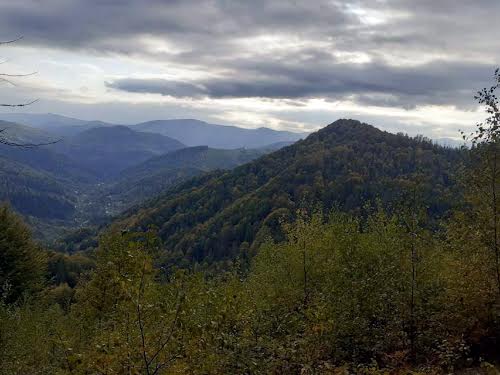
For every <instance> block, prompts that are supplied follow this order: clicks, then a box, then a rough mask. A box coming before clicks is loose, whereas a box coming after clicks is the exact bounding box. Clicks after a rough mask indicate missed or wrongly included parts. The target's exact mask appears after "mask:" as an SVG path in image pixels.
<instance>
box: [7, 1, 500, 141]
mask: <svg viewBox="0 0 500 375" xmlns="http://www.w3.org/2000/svg"><path fill="white" fill-rule="evenodd" d="M499 24H500V1H499V0H475V1H471V0H359V1H357V0H347V1H336V0H333V1H332V0H307V1H305V0H300V1H299V0H297V1H280V0H274V1H263V0H251V1H249V0H241V1H237V0H212V1H190V0H163V1H160V0H148V1H144V0H122V1H118V0H43V1H42V0H15V1H14V0H0V38H1V39H3V40H8V39H12V38H16V37H18V36H23V39H22V40H20V41H18V42H16V43H13V44H6V45H2V46H0V55H1V56H3V58H4V59H5V60H7V61H6V62H5V63H4V64H2V66H1V69H0V70H2V71H3V72H5V73H28V72H32V71H36V72H37V74H36V75H34V76H30V77H24V78H13V79H12V80H13V81H14V83H15V86H12V85H10V84H8V83H4V84H3V85H2V86H1V88H0V95H1V96H2V100H1V101H2V102H4V103H13V102H16V101H29V100H30V99H34V98H39V99H40V101H39V102H38V103H36V104H34V105H32V106H30V107H29V108H24V109H20V110H18V111H24V112H53V113H59V114H63V115H68V116H73V117H78V118H83V119H100V120H105V121H111V122H116V123H132V122H139V121H145V120H151V119H159V118H162V119H167V118H197V119H201V120H205V121H209V122H214V123H221V124H232V125H237V126H243V127H259V126H267V127H271V128H274V129H286V130H292V131H312V130H316V129H318V128H320V127H322V126H324V125H326V124H328V123H331V122H333V121H335V120H336V119H338V118H344V117H349V118H357V119H360V120H363V121H366V122H369V123H372V124H373V125H376V126H378V127H380V128H383V129H387V130H391V131H396V130H397V131H403V132H408V133H410V134H424V135H427V136H431V137H456V136H457V135H458V130H459V129H465V130H466V129H469V128H470V127H471V126H472V125H473V124H474V123H475V122H476V121H477V120H479V119H481V118H482V117H484V115H483V113H482V112H481V110H480V109H479V108H477V107H476V105H475V103H474V99H473V96H474V93H475V91H476V90H478V89H479V88H481V87H483V86H489V85H490V84H491V83H492V80H491V78H492V75H493V72H494V68H495V66H496V65H497V64H499V61H500V44H499V42H498V36H497V30H498V25H499Z"/></svg>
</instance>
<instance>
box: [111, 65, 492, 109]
mask: <svg viewBox="0 0 500 375" xmlns="http://www.w3.org/2000/svg"><path fill="white" fill-rule="evenodd" d="M235 71H236V72H237V74H235V75H234V76H232V75H229V76H227V77H222V78H215V79H206V80H199V81H194V82H178V81H169V80H164V79H127V78H125V79H119V80H116V81H113V82H109V83H108V84H107V85H108V87H110V88H114V89H118V90H122V91H128V92H136V93H153V94H161V95H170V96H173V97H186V96H192V97H196V96H208V97H212V98H249V97H259V98H276V99H286V98H291V99H300V98H322V97H324V98H328V99H331V100H345V99H351V100H354V101H356V102H358V103H361V104H369V105H377V106H390V107H404V108H412V107H415V106H417V105H422V104H455V105H462V106H469V104H470V103H473V100H472V97H473V95H474V93H475V89H477V88H478V87H481V85H487V84H488V81H489V79H490V73H491V72H492V71H493V67H492V66H490V65H486V64H475V63H450V62H446V61H435V62H432V63H427V64H422V65H420V66H418V67H404V68H402V67H393V66H390V65H388V64H384V63H382V62H377V63H367V64H346V63H335V62H334V61H332V63H331V64H328V63H323V62H316V63H314V62H312V61H311V62H310V63H309V64H306V65H302V64H291V63H284V64H272V63H262V64H259V65H255V66H253V67H252V68H250V67H248V66H245V65H240V66H238V69H235Z"/></svg>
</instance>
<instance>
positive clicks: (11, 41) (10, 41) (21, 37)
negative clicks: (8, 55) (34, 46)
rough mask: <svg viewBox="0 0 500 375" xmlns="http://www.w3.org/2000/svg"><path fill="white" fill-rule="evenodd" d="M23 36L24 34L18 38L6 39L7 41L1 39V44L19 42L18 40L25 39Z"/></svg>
mask: <svg viewBox="0 0 500 375" xmlns="http://www.w3.org/2000/svg"><path fill="white" fill-rule="evenodd" d="M23 38H24V36H20V37H18V38H16V39H12V40H5V41H0V45H2V44H10V43H15V42H17V41H19V40H21V39H23Z"/></svg>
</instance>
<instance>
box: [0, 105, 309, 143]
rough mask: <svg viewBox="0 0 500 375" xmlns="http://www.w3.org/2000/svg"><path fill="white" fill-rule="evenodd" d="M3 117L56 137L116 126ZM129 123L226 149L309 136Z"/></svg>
mask: <svg viewBox="0 0 500 375" xmlns="http://www.w3.org/2000/svg"><path fill="white" fill-rule="evenodd" d="M0 119H3V120H6V121H11V122H15V123H18V124H23V125H28V126H31V127H33V128H37V129H40V130H44V131H46V132H47V133H50V134H52V135H53V136H56V137H72V136H75V135H77V134H78V133H81V132H83V131H85V130H89V129H92V128H97V127H109V126H115V125H116V124H110V123H106V122H102V121H85V120H79V119H74V118H70V117H65V116H60V115H55V114H50V113H49V114H21V113H12V114H0ZM127 126H128V127H130V128H131V129H133V130H135V131H140V132H149V133H156V134H161V135H164V136H167V137H170V138H173V139H176V140H178V141H179V142H181V143H183V144H185V145H186V146H209V147H212V148H224V149H236V148H242V147H245V148H259V147H264V146H267V145H270V144H273V143H278V142H295V141H297V140H299V139H302V138H304V137H305V136H306V135H307V133H293V132H287V131H277V130H272V129H269V128H258V129H244V128H240V127H237V126H226V125H216V124H209V123H206V122H204V121H199V120H192V119H180V120H155V121H148V122H144V123H141V124H135V125H127Z"/></svg>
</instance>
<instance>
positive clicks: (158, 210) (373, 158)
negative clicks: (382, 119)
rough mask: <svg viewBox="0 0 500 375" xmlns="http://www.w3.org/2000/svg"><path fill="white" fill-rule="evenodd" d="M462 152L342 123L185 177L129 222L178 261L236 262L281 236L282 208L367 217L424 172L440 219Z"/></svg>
mask: <svg viewBox="0 0 500 375" xmlns="http://www.w3.org/2000/svg"><path fill="white" fill-rule="evenodd" d="M460 159H461V153H460V152H459V151H457V150H453V149H446V148H442V147H438V146H435V145H433V144H432V143H430V142H428V141H426V140H425V139H414V138H409V137H405V136H402V135H394V134H389V133H386V132H382V131H380V130H378V129H376V128H374V127H371V126H369V125H366V124H361V123H359V122H357V121H353V120H339V121H337V122H335V123H333V124H331V125H330V126H328V127H326V128H324V129H322V130H320V131H318V132H317V133H314V134H312V135H310V136H309V137H308V138H307V139H305V140H304V141H300V142H297V143H296V144H294V145H292V146H289V147H286V148H284V149H281V150H279V151H277V152H275V153H273V154H271V155H268V156H264V157H262V158H260V159H258V160H256V161H254V162H251V163H248V164H245V165H243V166H241V167H238V168H236V169H235V170H233V171H231V172H214V173H212V174H211V175H208V176H203V177H200V178H197V179H194V180H191V181H189V182H186V183H184V184H181V185H180V186H178V187H177V188H175V189H173V190H171V191H170V192H168V193H166V194H164V195H163V196H160V197H158V198H156V199H154V200H152V201H151V202H149V203H148V204H147V205H146V206H144V207H141V208H138V209H136V210H133V211H131V212H128V213H126V214H125V215H123V219H122V220H121V223H122V224H123V225H125V226H128V227H131V228H135V229H138V230H144V229H146V228H148V227H149V225H151V224H154V225H155V226H156V227H157V228H159V234H160V236H161V238H162V240H163V241H164V243H165V246H166V248H167V250H168V252H169V254H170V255H171V258H172V259H171V262H173V263H176V264H185V263H187V264H189V263H192V262H203V261H206V262H213V261H214V260H224V259H234V258H235V257H236V256H238V255H241V254H242V252H241V248H240V246H241V245H242V244H243V243H248V244H250V245H252V244H253V243H254V241H256V239H258V240H259V241H258V242H257V245H258V243H260V241H261V239H262V238H263V237H265V235H266V233H267V234H269V235H273V236H274V235H278V236H279V232H278V233H276V231H275V230H274V229H275V227H277V226H276V225H274V223H275V221H273V220H270V219H271V218H273V217H276V213H277V212H279V213H280V215H281V216H284V217H288V218H293V216H294V214H295V212H296V210H297V209H299V208H301V207H308V206H311V205H314V204H316V203H318V202H319V203H320V205H321V206H322V207H325V209H330V208H332V207H335V206H339V207H340V208H341V209H342V210H345V211H348V212H351V213H353V214H359V213H360V212H361V209H360V208H361V207H362V206H363V204H365V203H366V202H369V201H375V200H377V199H380V200H381V201H382V203H383V205H384V206H386V207H390V205H391V204H394V202H396V201H398V200H399V199H401V198H402V196H401V191H403V190H406V186H407V185H408V182H409V181H413V180H414V179H415V176H416V175H419V179H420V180H419V186H420V188H421V194H422V195H423V197H424V202H425V203H426V205H428V206H429V209H430V214H431V216H432V217H434V218H436V217H440V216H441V215H443V214H444V213H445V212H447V211H448V210H449V209H450V208H451V207H452V206H453V205H454V204H457V203H458V202H459V200H457V199H456V198H457V194H459V192H458V191H455V190H454V189H453V173H454V169H455V167H456V166H457V165H458V163H459V162H460ZM268 224H269V225H268ZM255 247H256V246H254V249H255Z"/></svg>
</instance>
